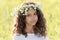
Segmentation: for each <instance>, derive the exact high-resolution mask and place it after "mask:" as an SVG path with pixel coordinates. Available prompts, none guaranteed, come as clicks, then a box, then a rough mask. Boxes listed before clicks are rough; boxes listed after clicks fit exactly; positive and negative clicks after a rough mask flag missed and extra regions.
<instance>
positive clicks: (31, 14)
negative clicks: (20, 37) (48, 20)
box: [25, 9, 38, 33]
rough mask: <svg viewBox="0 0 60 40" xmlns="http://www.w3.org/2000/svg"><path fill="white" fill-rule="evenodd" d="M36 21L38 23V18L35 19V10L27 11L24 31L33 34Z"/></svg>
mask: <svg viewBox="0 0 60 40" xmlns="http://www.w3.org/2000/svg"><path fill="white" fill-rule="evenodd" d="M37 21H38V17H37V14H36V10H34V9H29V10H28V11H27V17H26V29H25V31H26V32H27V33H34V30H33V26H34V25H35V24H36V22H37Z"/></svg>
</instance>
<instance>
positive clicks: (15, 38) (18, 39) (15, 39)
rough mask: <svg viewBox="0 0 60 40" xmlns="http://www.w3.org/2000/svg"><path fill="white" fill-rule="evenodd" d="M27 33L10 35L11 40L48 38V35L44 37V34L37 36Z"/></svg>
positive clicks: (44, 39)
mask: <svg viewBox="0 0 60 40" xmlns="http://www.w3.org/2000/svg"><path fill="white" fill-rule="evenodd" d="M27 35H28V36H27V37H25V36H24V35H22V34H20V35H17V34H15V35H14V36H13V37H12V40H49V38H48V36H46V37H44V36H40V37H38V36H36V35H34V34H33V33H28V34H27Z"/></svg>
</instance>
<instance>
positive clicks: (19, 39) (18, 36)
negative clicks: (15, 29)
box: [12, 34, 24, 40]
mask: <svg viewBox="0 0 60 40" xmlns="http://www.w3.org/2000/svg"><path fill="white" fill-rule="evenodd" d="M22 39H24V35H22V34H14V35H13V36H12V40H22Z"/></svg>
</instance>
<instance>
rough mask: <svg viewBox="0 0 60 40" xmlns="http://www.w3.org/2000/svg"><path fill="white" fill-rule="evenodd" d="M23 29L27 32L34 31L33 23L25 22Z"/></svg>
mask: <svg viewBox="0 0 60 40" xmlns="http://www.w3.org/2000/svg"><path fill="white" fill-rule="evenodd" d="M25 31H26V32H27V33H33V32H34V31H33V25H27V24H26V29H25Z"/></svg>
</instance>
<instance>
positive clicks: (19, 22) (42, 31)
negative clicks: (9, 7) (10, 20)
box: [13, 2, 46, 36]
mask: <svg viewBox="0 0 60 40" xmlns="http://www.w3.org/2000/svg"><path fill="white" fill-rule="evenodd" d="M24 4H25V5H29V4H35V3H33V2H29V3H24ZM23 13H25V12H23ZM36 13H37V16H38V21H37V23H36V24H35V26H34V33H35V34H38V33H39V35H42V36H45V35H46V25H45V24H46V20H45V18H44V15H43V13H42V11H41V9H39V8H37V9H36ZM14 20H15V23H14V26H13V27H14V29H13V34H14V33H19V34H23V35H25V36H27V33H26V32H25V28H26V15H22V14H21V12H20V11H19V10H18V11H17V16H15V19H14Z"/></svg>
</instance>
